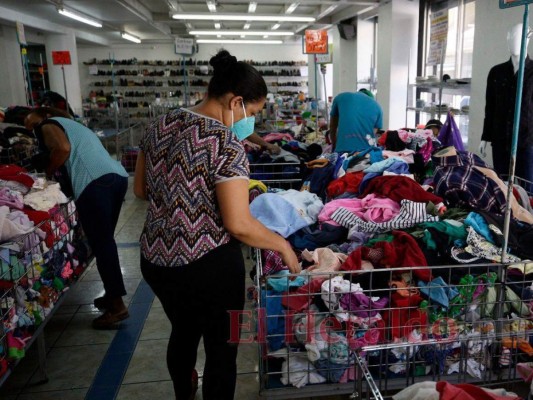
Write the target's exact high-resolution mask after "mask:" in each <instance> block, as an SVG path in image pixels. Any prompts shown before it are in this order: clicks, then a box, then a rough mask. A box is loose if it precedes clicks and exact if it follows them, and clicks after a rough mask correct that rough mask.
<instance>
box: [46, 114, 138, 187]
mask: <svg viewBox="0 0 533 400" xmlns="http://www.w3.org/2000/svg"><path fill="white" fill-rule="evenodd" d="M50 119H52V120H55V121H57V122H58V123H59V124H60V125H61V126H62V127H63V130H64V131H65V134H66V135H67V138H68V141H69V142H70V155H69V158H68V160H67V161H66V162H65V166H66V168H67V172H68V175H69V176H70V180H71V181H72V188H73V189H74V196H75V198H79V197H80V196H81V194H82V192H83V190H84V189H85V188H86V187H87V185H88V184H89V183H91V182H93V181H94V180H96V179H98V178H100V177H101V176H103V175H106V174H117V175H120V176H124V177H127V176H128V173H127V172H126V170H125V169H124V167H123V166H122V165H121V164H120V162H118V161H116V160H113V159H112V158H111V157H110V155H109V153H108V152H107V150H106V149H105V148H104V146H103V145H102V142H100V139H98V136H96V134H95V133H94V132H93V131H91V130H90V129H89V128H87V127H86V126H84V125H82V124H80V123H78V122H76V121H73V120H71V119H68V118H60V117H54V118H50Z"/></svg>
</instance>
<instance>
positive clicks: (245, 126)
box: [230, 102, 255, 141]
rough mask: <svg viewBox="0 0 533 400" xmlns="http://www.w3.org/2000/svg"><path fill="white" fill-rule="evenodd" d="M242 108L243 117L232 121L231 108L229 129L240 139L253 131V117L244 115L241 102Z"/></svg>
mask: <svg viewBox="0 0 533 400" xmlns="http://www.w3.org/2000/svg"><path fill="white" fill-rule="evenodd" d="M242 109H243V111H244V118H243V119H241V120H239V121H237V122H235V123H234V122H233V121H234V119H233V118H234V117H233V110H231V126H230V129H231V131H232V132H233V133H234V134H235V136H237V139H239V140H240V141H242V140H244V139H246V138H247V137H248V136H250V135H251V134H252V133H254V125H255V117H252V116H250V117H247V116H246V109H245V108H244V102H242Z"/></svg>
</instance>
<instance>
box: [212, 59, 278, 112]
mask: <svg viewBox="0 0 533 400" xmlns="http://www.w3.org/2000/svg"><path fill="white" fill-rule="evenodd" d="M209 64H210V65H211V66H212V67H213V77H212V78H211V80H210V81H209V86H208V88H207V95H208V96H209V97H213V98H217V97H221V96H223V95H225V94H226V93H230V92H231V93H233V94H234V95H235V96H242V98H243V101H244V102H250V101H258V100H261V99H264V98H265V97H266V95H267V93H268V90H267V86H266V83H265V80H264V79H263V77H262V76H261V74H260V73H259V72H258V71H257V70H256V69H255V68H254V67H252V66H251V65H250V64H248V63H245V62H244V61H237V58H236V57H234V56H232V55H231V54H230V53H229V52H228V51H227V50H220V51H219V52H218V53H217V55H216V56H214V57H212V58H211V60H209Z"/></svg>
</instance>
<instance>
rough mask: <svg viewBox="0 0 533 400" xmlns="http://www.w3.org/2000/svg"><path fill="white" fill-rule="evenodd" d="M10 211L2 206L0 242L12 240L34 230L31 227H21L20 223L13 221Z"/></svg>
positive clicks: (0, 209) (0, 211) (0, 213)
mask: <svg viewBox="0 0 533 400" xmlns="http://www.w3.org/2000/svg"><path fill="white" fill-rule="evenodd" d="M10 216H11V215H10V211H9V207H7V206H0V241H6V240H11V239H13V238H15V237H17V236H20V235H24V234H26V233H28V232H31V231H32V230H33V223H32V224H31V225H21V224H19V223H18V221H16V220H15V221H11V219H10Z"/></svg>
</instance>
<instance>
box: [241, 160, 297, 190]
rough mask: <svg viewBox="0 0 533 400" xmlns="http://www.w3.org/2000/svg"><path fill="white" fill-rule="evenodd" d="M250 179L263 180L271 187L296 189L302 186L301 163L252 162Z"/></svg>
mask: <svg viewBox="0 0 533 400" xmlns="http://www.w3.org/2000/svg"><path fill="white" fill-rule="evenodd" d="M250 179H255V180H258V181H261V182H263V183H264V184H265V185H266V186H267V187H269V188H271V189H284V190H288V189H296V190H299V189H300V187H301V186H302V170H301V165H300V163H285V162H284V163H276V162H272V163H251V164H250Z"/></svg>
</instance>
